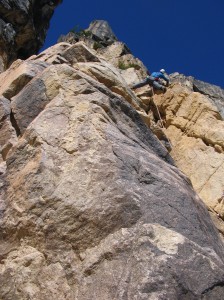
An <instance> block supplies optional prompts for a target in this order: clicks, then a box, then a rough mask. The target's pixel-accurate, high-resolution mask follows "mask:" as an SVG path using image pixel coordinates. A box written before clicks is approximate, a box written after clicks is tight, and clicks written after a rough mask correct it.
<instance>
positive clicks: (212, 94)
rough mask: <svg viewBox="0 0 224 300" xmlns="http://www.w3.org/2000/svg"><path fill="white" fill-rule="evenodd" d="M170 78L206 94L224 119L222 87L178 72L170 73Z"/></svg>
mask: <svg viewBox="0 0 224 300" xmlns="http://www.w3.org/2000/svg"><path fill="white" fill-rule="evenodd" d="M171 80H172V82H180V83H182V84H183V85H184V86H186V87H188V88H190V89H191V90H192V91H195V92H199V93H201V94H203V95H206V96H208V98H209V99H210V101H211V103H213V104H215V106H216V107H217V108H218V110H219V113H220V115H221V116H222V118H223V119H224V89H222V88H221V87H219V86H217V85H214V84H210V83H207V82H204V81H201V80H198V79H195V78H194V77H192V76H185V75H183V74H179V73H173V74H171Z"/></svg>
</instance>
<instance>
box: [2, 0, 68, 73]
mask: <svg viewBox="0 0 224 300" xmlns="http://www.w3.org/2000/svg"><path fill="white" fill-rule="evenodd" d="M61 2H62V1H61V0H52V1H48V0H42V1H38V0H36V1H30V0H29V1H14V0H7V1H1V3H0V47H1V50H0V72H2V71H3V70H5V69H6V68H8V67H9V65H10V64H11V63H12V62H13V61H14V60H16V59H17V58H20V59H26V58H28V57H29V56H31V55H33V54H37V52H38V50H39V49H40V48H41V47H42V45H43V43H44V40H45V37H46V34H47V30H48V27H49V22H50V19H51V17H52V15H53V13H54V9H55V8H56V6H57V5H59V4H60V3H61Z"/></svg>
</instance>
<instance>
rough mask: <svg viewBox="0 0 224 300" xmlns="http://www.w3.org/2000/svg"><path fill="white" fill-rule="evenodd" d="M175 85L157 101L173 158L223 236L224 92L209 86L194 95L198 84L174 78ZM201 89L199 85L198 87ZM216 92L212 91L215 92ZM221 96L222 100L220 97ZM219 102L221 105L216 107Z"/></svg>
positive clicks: (157, 96)
mask: <svg viewBox="0 0 224 300" xmlns="http://www.w3.org/2000/svg"><path fill="white" fill-rule="evenodd" d="M174 79H175V80H174V84H173V85H172V86H171V88H170V89H169V90H168V91H167V92H166V94H165V95H156V96H155V97H154V99H155V102H156V103H157V105H158V106H159V108H160V111H161V114H162V115H163V116H164V121H165V124H166V134H167V136H168V137H169V139H170V140H171V143H172V146H173V148H172V151H171V152H170V154H171V156H172V157H173V158H174V160H175V162H176V164H177V166H178V167H179V168H180V169H181V170H182V171H183V172H184V173H185V174H186V175H187V176H188V177H189V178H190V179H191V181H192V184H193V186H194V188H195V190H196V191H197V193H198V194H199V196H200V197H201V198H202V199H203V200H204V202H205V203H206V205H207V206H208V208H209V210H210V211H211V213H212V215H213V218H214V221H215V223H216V226H217V227H218V228H219V230H220V231H221V232H222V233H224V224H223V221H222V220H223V219H224V210H223V208H224V207H223V201H224V198H223V196H224V194H223V192H224V122H223V117H222V114H221V112H222V110H223V108H224V102H223V101H222V98H221V95H222V93H224V92H223V91H222V90H221V89H220V88H219V87H216V90H217V91H219V94H218V92H217V93H216V98H215V99H214V95H215V92H214V93H211V96H209V97H208V96H207V95H205V94H206V92H205V87H206V88H207V90H206V91H207V93H208V92H209V91H210V88H209V84H206V83H205V84H204V85H203V86H202V87H201V88H200V89H201V90H202V89H204V90H203V93H199V92H194V90H195V85H196V84H198V81H195V80H193V79H192V78H186V77H184V76H178V77H177V76H174ZM198 90H199V85H198ZM214 90H215V89H214V88H213V89H212V91H214ZM218 95H220V98H218ZM217 103H218V105H217Z"/></svg>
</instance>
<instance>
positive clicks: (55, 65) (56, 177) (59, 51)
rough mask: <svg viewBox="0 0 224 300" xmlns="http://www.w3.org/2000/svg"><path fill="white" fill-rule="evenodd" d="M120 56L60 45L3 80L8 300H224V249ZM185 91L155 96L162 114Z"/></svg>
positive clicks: (0, 288)
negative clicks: (170, 96) (168, 103)
mask: <svg viewBox="0 0 224 300" xmlns="http://www.w3.org/2000/svg"><path fill="white" fill-rule="evenodd" d="M122 48H123V49H124V45H123V44H120V43H118V42H114V43H113V44H112V45H110V46H109V47H107V49H106V48H105V49H104V50H103V51H102V49H101V51H95V50H94V49H92V48H89V47H88V46H87V45H86V44H85V43H84V42H83V41H81V42H80V41H79V42H77V43H75V44H69V43H66V42H63V43H60V44H57V45H55V46H53V47H51V48H50V49H47V50H46V51H44V52H43V53H40V54H39V55H37V56H32V57H30V58H29V59H28V60H26V61H24V62H22V61H21V60H18V61H16V62H15V63H14V64H13V65H12V66H11V68H10V69H9V70H7V71H6V72H4V73H3V74H1V76H2V78H3V80H4V84H3V86H2V87H1V98H0V122H1V126H0V132H1V139H0V142H1V147H2V151H1V153H2V157H1V160H0V197H1V198H0V216H1V218H0V223H1V227H0V228H1V231H0V239H1V242H0V262H1V263H0V282H1V285H0V298H1V299H4V300H12V299H13V300H17V299H18V300H25V299H32V300H55V299H60V300H63V299H66V300H74V299H77V300H92V299H95V300H100V299H102V300H105V299H107V300H110V299H111V300H115V299H120V300H122V299H128V300H133V299H139V300H140V299H142V300H143V299H164V300H165V299H166V300H167V299H170V300H175V299H195V300H197V299H215V300H216V299H217V300H218V299H222V297H223V292H224V245H223V243H222V241H221V240H220V237H219V234H218V231H217V229H216V228H215V226H214V225H213V222H212V220H211V218H210V215H209V213H208V211H207V209H206V207H205V205H204V204H203V202H202V201H201V200H200V198H199V197H198V195H197V194H196V193H195V191H194V189H193V187H192V185H191V183H190V181H189V179H188V178H187V177H186V176H185V175H184V174H183V173H182V172H181V171H180V170H179V169H178V168H177V167H176V166H175V164H174V160H173V159H172V157H171V156H170V154H169V152H168V150H167V149H166V147H164V146H163V144H162V143H161V142H160V141H159V139H158V138H157V137H156V135H155V134H154V133H153V131H152V130H151V129H150V127H153V124H154V123H155V122H156V111H155V113H154V114H152V112H151V111H149V107H151V106H152V103H151V100H150V99H151V96H152V91H151V89H150V88H148V87H146V88H143V89H141V90H139V91H136V94H134V93H133V91H132V90H131V89H130V88H129V86H128V83H130V82H132V81H134V80H135V79H139V78H140V77H141V76H144V74H145V72H146V69H145V68H141V62H138V60H137V59H135V58H134V57H132V55H131V54H130V53H129V54H127V53H126V52H122V51H121V49H122ZM111 49H113V51H114V50H115V49H116V50H117V51H114V53H116V55H115V57H114V58H112V55H111ZM119 51H121V52H120V53H121V55H118V53H119ZM104 55H105V56H104ZM125 55H129V56H128V58H127V57H126V56H125ZM109 56H110V57H111V58H110V59H108V57H109ZM122 56H125V57H123V59H124V61H125V60H126V59H129V60H135V62H136V65H137V66H138V67H137V66H135V67H133V66H132V65H126V66H128V68H119V65H118V63H117V62H118V61H119V60H120V59H121V57H122ZM106 57H107V58H106ZM17 83H18V84H17ZM178 88H179V89H180V90H181V91H182V90H183V89H184V87H182V86H180V85H179V84H177V85H174V86H173V87H172V88H171V89H170V90H169V91H168V92H167V93H166V94H164V95H163V94H157V95H155V96H154V101H155V102H157V103H158V105H159V108H160V111H161V113H162V112H163V109H165V108H164V107H165V103H166V99H168V96H169V93H171V92H172V93H173V94H174V93H175V92H176V93H177V95H179V97H180V98H181V95H180V94H178V91H177V89H178ZM187 91H188V90H187ZM187 91H186V93H187ZM189 94H190V92H189ZM195 94H197V93H193V95H195ZM184 95H185V94H184ZM197 95H198V94H197ZM185 96H186V95H185ZM176 97H177V96H176ZM189 97H192V95H191V96H189ZM195 97H196V96H195ZM197 97H199V98H200V97H202V98H203V99H202V98H200V99H199V100H198V101H201V102H202V103H203V104H201V105H204V102H203V101H205V100H204V99H206V97H205V96H202V95H198V96H197ZM174 98H175V96H173V98H172V99H174ZM162 99H163V102H162ZM172 99H171V100H172ZM181 99H182V98H181ZM160 100H161V103H160ZM167 101H168V100H167ZM163 105H164V107H163ZM205 105H206V107H208V108H207V110H206V112H207V111H208V110H209V109H213V111H214V118H216V117H217V116H218V115H219V114H218V112H217V111H216V110H215V108H213V106H212V108H211V107H210V106H211V103H210V102H209V104H208V103H207V102H206V104H205ZM209 105H210V106H209ZM166 106H168V105H166ZM174 106H175V105H174ZM169 111H171V112H173V111H174V109H173V110H171V109H170V110H169V109H168V110H167V116H170V115H171V112H170V114H168V112H169ZM203 111H204V110H203ZM162 117H163V118H164V120H167V122H168V119H166V118H165V117H164V115H162ZM173 119H174V118H173ZM220 121H221V120H220ZM170 122H171V121H170ZM167 124H168V123H167ZM156 125H157V124H155V128H156ZM170 126H171V125H170ZM220 126H222V125H220ZM157 127H158V126H157ZM155 128H154V129H153V130H154V131H156V129H155ZM157 129H158V128H157ZM3 130H4V131H3ZM157 131H159V130H157ZM2 132H4V135H2ZM161 132H162V130H161V129H160V133H161ZM199 133H200V131H199ZM199 133H198V134H199ZM167 134H169V128H168V129H167ZM164 135H165V134H164V133H163V134H162V133H161V134H159V133H157V136H163V138H164ZM214 135H215V134H214ZM2 137H4V138H2ZM170 138H171V136H170ZM207 139H209V140H211V143H213V144H215V145H218V146H220V147H222V145H221V144H220V142H217V141H216V140H214V139H215V138H214V137H213V134H212V133H211V134H208V137H207ZM9 141H11V142H10V143H9ZM214 147H215V146H214ZM172 151H173V150H172ZM174 157H175V156H174Z"/></svg>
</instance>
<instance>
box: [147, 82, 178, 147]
mask: <svg viewBox="0 0 224 300" xmlns="http://www.w3.org/2000/svg"><path fill="white" fill-rule="evenodd" d="M154 95H155V93H154V90H153V87H152V96H153V98H154ZM153 102H154V104H155V106H156V110H157V112H158V116H159V119H160V124H161V126H162V129H166V128H165V127H164V125H163V120H162V117H161V115H160V112H159V108H158V106H157V104H156V103H155V101H153ZM166 137H167V140H168V143H169V144H170V148H171V149H172V148H173V147H172V144H171V141H170V139H169V138H168V136H167V135H166Z"/></svg>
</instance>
